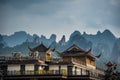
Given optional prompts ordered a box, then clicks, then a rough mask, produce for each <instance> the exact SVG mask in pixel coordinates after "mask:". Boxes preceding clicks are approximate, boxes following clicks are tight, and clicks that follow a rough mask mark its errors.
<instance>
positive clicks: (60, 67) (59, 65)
mask: <svg viewBox="0 0 120 80" xmlns="http://www.w3.org/2000/svg"><path fill="white" fill-rule="evenodd" d="M59 74H61V65H59Z"/></svg>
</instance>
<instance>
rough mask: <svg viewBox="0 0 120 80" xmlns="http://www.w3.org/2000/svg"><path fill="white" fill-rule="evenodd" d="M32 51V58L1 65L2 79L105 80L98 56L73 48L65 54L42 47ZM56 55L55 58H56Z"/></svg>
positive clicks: (10, 60) (75, 46)
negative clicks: (97, 61) (97, 63)
mask: <svg viewBox="0 0 120 80" xmlns="http://www.w3.org/2000/svg"><path fill="white" fill-rule="evenodd" d="M28 49H29V57H24V58H21V59H15V58H10V59H6V58H5V59H4V60H2V61H1V62H0V64H1V69H3V66H4V69H3V70H2V71H1V73H2V74H3V75H2V78H3V79H4V80H13V79H16V80H17V79H22V80H23V79H25V80H26V79H27V80H30V79H37V80H39V79H40V80H41V79H58V80H59V79H60V80H61V79H76V80H77V79H81V80H104V75H105V74H104V71H103V70H101V69H98V68H97V67H96V64H95V60H96V59H97V58H98V56H94V55H93V54H92V50H91V49H90V50H88V51H85V50H83V49H82V48H80V47H78V46H77V45H73V46H71V47H70V48H68V49H67V50H65V51H64V52H58V51H56V50H55V49H50V47H46V46H45V45H43V44H40V45H39V46H37V47H35V48H30V47H28ZM55 56H56V57H55Z"/></svg>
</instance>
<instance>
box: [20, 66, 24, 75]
mask: <svg viewBox="0 0 120 80" xmlns="http://www.w3.org/2000/svg"><path fill="white" fill-rule="evenodd" d="M20 72H21V75H23V74H24V72H25V65H23V64H22V65H20Z"/></svg>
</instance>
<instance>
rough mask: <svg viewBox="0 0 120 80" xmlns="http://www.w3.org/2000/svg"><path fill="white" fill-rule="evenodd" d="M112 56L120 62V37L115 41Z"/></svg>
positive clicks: (115, 60)
mask: <svg viewBox="0 0 120 80" xmlns="http://www.w3.org/2000/svg"><path fill="white" fill-rule="evenodd" d="M110 58H111V59H112V60H113V61H114V62H116V63H119V64H120V38H119V39H117V40H116V41H115V43H114V46H113V49H112V53H111V55H110Z"/></svg>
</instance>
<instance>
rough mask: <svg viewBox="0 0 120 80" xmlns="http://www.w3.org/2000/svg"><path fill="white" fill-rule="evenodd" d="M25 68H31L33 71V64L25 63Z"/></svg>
mask: <svg viewBox="0 0 120 80" xmlns="http://www.w3.org/2000/svg"><path fill="white" fill-rule="evenodd" d="M25 70H26V71H27V70H33V71H34V64H26V65H25Z"/></svg>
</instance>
